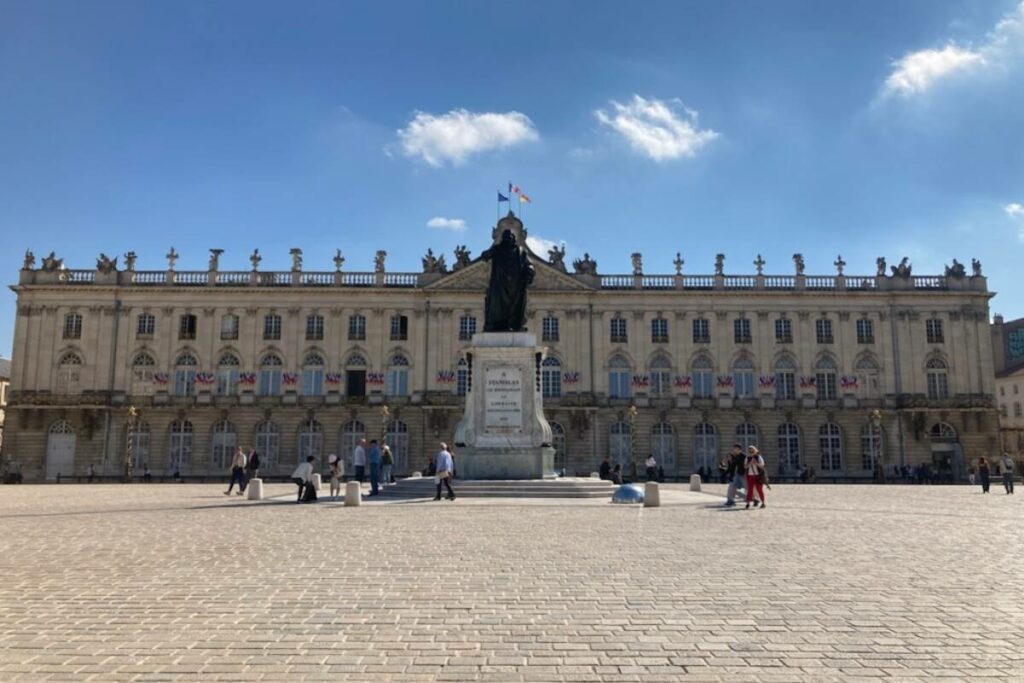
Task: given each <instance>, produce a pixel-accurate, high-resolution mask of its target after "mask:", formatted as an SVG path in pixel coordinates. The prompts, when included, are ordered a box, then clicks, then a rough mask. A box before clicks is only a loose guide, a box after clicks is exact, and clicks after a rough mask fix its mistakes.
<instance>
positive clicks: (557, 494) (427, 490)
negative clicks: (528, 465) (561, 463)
mask: <svg viewBox="0 0 1024 683" xmlns="http://www.w3.org/2000/svg"><path fill="white" fill-rule="evenodd" d="M452 487H453V488H454V489H455V494H456V495H457V496H463V497H467V498H606V497H610V496H611V494H612V492H613V491H614V490H615V486H614V485H613V484H612V483H611V482H608V481H601V480H599V479H554V480H522V481H518V480H517V481H486V480H463V479H456V480H455V481H454V482H452ZM436 490H437V484H436V483H435V482H434V479H433V477H419V478H412V479H402V480H400V481H399V482H398V483H396V484H394V485H392V486H387V487H384V488H383V489H382V491H381V493H382V494H383V495H384V496H386V497H407V498H412V497H423V498H426V497H432V496H433V495H434V493H435V492H436Z"/></svg>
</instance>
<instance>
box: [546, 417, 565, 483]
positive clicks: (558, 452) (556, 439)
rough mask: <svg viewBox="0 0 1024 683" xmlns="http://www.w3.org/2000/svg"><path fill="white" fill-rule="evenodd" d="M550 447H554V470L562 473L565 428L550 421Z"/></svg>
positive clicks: (563, 467)
mask: <svg viewBox="0 0 1024 683" xmlns="http://www.w3.org/2000/svg"><path fill="white" fill-rule="evenodd" d="M550 424H551V447H552V448H554V449H555V472H558V473H559V474H563V476H564V472H565V467H566V464H565V463H566V450H565V446H566V443H565V428H564V427H562V425H560V424H559V423H557V422H551V423H550Z"/></svg>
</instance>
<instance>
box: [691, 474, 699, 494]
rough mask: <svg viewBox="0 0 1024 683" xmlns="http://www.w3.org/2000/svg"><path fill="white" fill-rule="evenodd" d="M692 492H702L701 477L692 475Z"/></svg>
mask: <svg viewBox="0 0 1024 683" xmlns="http://www.w3.org/2000/svg"><path fill="white" fill-rule="evenodd" d="M690 490H691V491H700V475H699V474H691V475H690Z"/></svg>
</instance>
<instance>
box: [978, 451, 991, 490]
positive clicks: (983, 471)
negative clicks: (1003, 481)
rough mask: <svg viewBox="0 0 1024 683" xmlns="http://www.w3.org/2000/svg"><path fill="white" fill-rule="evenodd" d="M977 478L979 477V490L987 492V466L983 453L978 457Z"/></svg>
mask: <svg viewBox="0 0 1024 683" xmlns="http://www.w3.org/2000/svg"><path fill="white" fill-rule="evenodd" d="M978 478H979V479H981V492H982V493H988V487H989V467H988V460H986V459H985V456H984V455H983V456H981V457H980V458H978Z"/></svg>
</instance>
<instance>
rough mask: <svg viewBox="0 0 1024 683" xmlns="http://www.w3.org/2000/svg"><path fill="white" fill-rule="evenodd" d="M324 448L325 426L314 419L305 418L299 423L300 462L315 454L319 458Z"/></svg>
mask: <svg viewBox="0 0 1024 683" xmlns="http://www.w3.org/2000/svg"><path fill="white" fill-rule="evenodd" d="M323 450H324V428H323V427H322V426H321V425H320V423H319V422H317V421H316V420H313V419H309V420H304V421H303V422H302V424H301V425H299V462H306V458H308V457H309V456H311V455H312V456H313V457H314V458H317V459H319V458H320V456H321V455H322V453H323Z"/></svg>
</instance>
